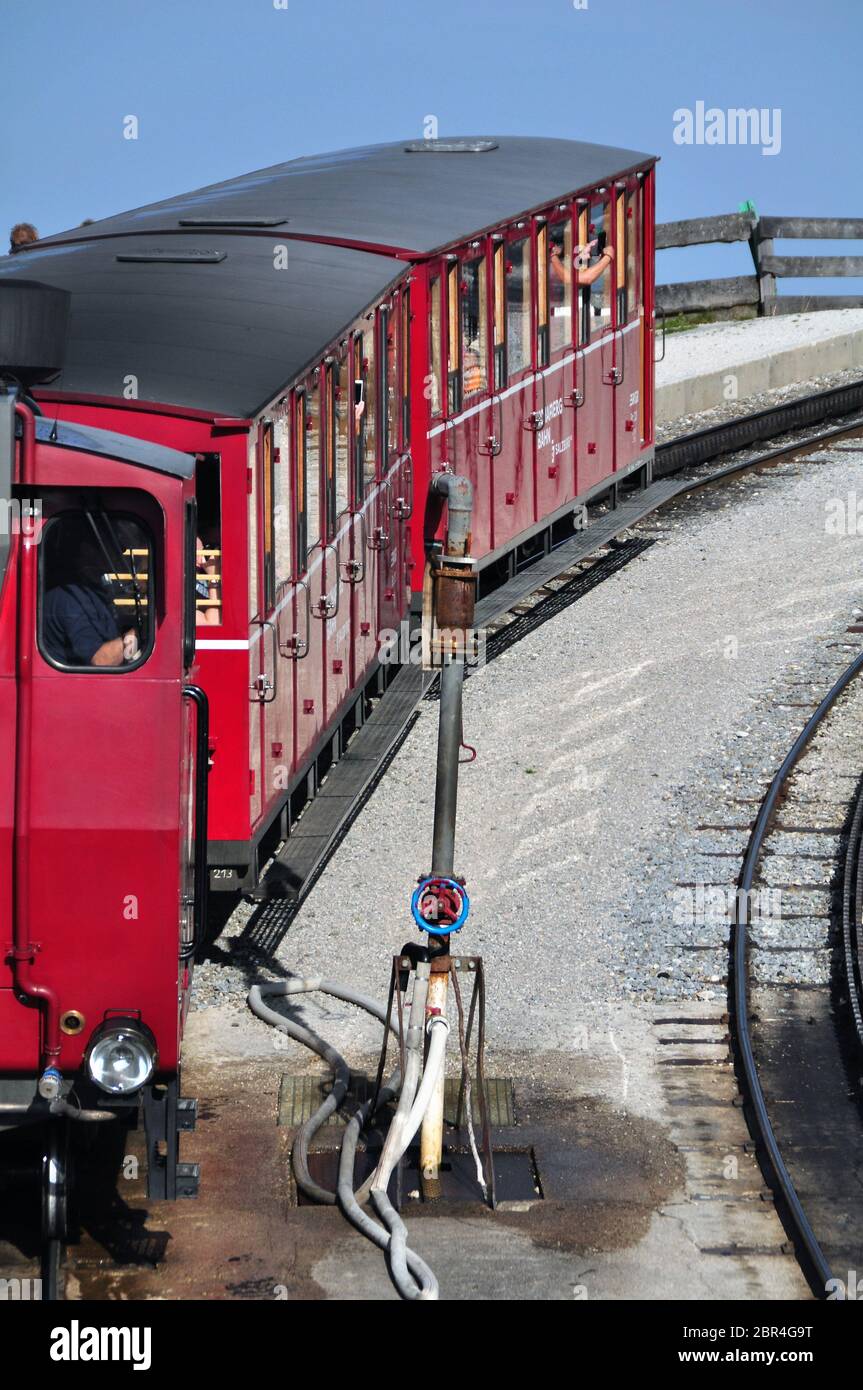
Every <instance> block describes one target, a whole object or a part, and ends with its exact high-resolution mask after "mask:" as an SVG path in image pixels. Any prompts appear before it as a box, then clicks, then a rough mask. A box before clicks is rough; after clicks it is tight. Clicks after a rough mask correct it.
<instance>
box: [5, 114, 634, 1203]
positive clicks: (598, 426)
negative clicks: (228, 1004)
mask: <svg viewBox="0 0 863 1390" xmlns="http://www.w3.org/2000/svg"><path fill="white" fill-rule="evenodd" d="M654 163H655V161H654V159H653V157H651V156H648V155H644V154H637V153H633V152H631V151H627V150H617V149H611V148H607V147H604V146H597V145H586V144H580V143H577V142H573V141H566V140H545V139H527V138H512V137H500V138H489V139H474V138H465V139H452V140H420V141H417V142H413V143H412V142H408V143H405V142H399V143H396V144H389V145H382V146H373V147H368V148H363V149H358V150H349V151H343V152H340V153H336V154H330V155H323V156H316V157H309V158H303V159H297V160H293V161H291V162H290V163H287V164H282V165H277V166H275V167H274V168H271V169H266V170H263V171H260V172H258V173H256V174H253V175H250V176H247V177H244V178H237V179H233V180H230V181H228V182H226V183H222V184H218V185H215V186H211V187H208V188H204V189H200V190H198V191H196V192H194V193H191V194H188V195H185V196H181V197H176V198H172V199H169V200H166V201H164V202H161V203H157V204H153V205H151V206H149V207H144V208H140V209H138V210H136V211H134V212H130V213H126V214H122V215H120V216H116V217H111V218H107V219H105V220H103V221H101V222H97V223H94V224H91V225H88V226H86V227H81V228H78V229H77V230H75V231H72V232H69V233H65V234H62V235H59V236H55V237H51V238H47V239H46V240H44V241H41V242H38V243H35V244H33V245H32V247H28V248H26V249H25V250H23V251H22V252H20V253H19V254H18V255H16V256H15V257H14V258H10V259H8V260H4V261H2V262H0V293H2V292H3V291H6V290H9V289H12V288H14V287H16V286H22V282H24V281H37V282H39V283H40V284H41V285H42V286H43V287H52V288H53V289H54V290H55V291H56V290H63V291H66V292H67V293H68V294H69V296H70V317H69V327H68V333H67V335H66V343H65V359H64V361H63V362H62V363H60V362H59V361H57V362H40V363H38V364H36V365H37V366H39V367H42V368H45V367H47V366H52V365H53V366H55V367H56V368H58V369H59V373H58V375H57V377H56V379H55V380H53V381H52V382H51V384H50V385H46V384H44V377H45V372H44V370H43V371H42V372H41V373H40V375H41V377H42V379H43V384H42V385H35V384H33V380H32V378H31V380H30V381H29V382H27V381H25V383H24V384H25V386H26V385H32V386H33V390H34V394H35V396H36V399H37V401H38V405H39V407H40V408H41V411H42V416H41V418H40V417H38V416H35V417H34V415H33V414H32V413H31V411H30V409H29V407H28V406H27V404H26V403H25V402H24V401H23V400H22V399H21V393H19V394H18V395H17V396H16V397H15V398H14V404H12V405H10V404H9V402H10V401H11V400H12V399H13V398H12V397H11V396H7V397H6V398H5V400H6V405H5V407H4V408H5V410H6V412H7V420H6V425H5V426H4V428H5V429H6V432H7V436H8V432H9V419H10V418H11V416H10V414H9V412H10V411H11V412H12V414H13V415H14V417H15V419H16V420H17V421H18V424H19V432H20V434H21V437H20V439H19V440H18V443H17V445H16V448H15V450H14V454H15V463H14V469H15V474H14V477H15V484H16V489H15V495H16V496H22V497H28V496H30V494H31V493H32V494H33V496H35V497H37V498H39V499H41V505H42V508H43V511H42V519H41V526H40V531H39V533H40V536H41V539H40V540H39V542H38V544H37V543H36V542H35V541H33V540H28V539H27V538H25V537H15V536H13V537H12V538H11V545H10V546H9V549H8V557H7V563H6V565H5V568H6V576H5V582H4V587H3V591H2V599H0V722H2V726H3V729H4V730H5V731H6V734H5V736H6V739H7V747H10V748H11V747H13V746H14V747H15V749H16V760H15V764H14V775H13V771H12V765H11V764H10V762H9V761H8V760H7V762H6V764H5V767H6V769H7V770H6V772H5V773H4V774H3V775H2V780H0V834H2V845H3V848H2V855H3V860H4V870H3V879H2V882H0V921H2V922H3V923H4V924H8V925H7V930H6V938H7V939H8V940H10V941H11V943H12V944H11V947H10V949H9V951H8V952H7V956H6V962H5V966H4V969H5V972H6V978H5V980H4V981H2V985H3V986H4V987H2V988H0V1018H2V1023H0V1101H2V1103H3V1105H4V1106H6V1107H8V1106H10V1105H13V1104H21V1103H22V1102H21V1097H23V1098H24V1100H25V1101H27V1103H28V1104H29V1103H30V1102H32V1098H33V1094H34V1086H35V1082H36V1081H37V1080H38V1079H39V1078H40V1077H42V1078H43V1081H44V1078H45V1073H46V1071H49V1070H51V1069H53V1068H56V1069H57V1070H58V1071H59V1073H60V1077H61V1081H60V1083H59V1085H60V1096H61V1098H62V1095H63V1094H64V1093H65V1090H67V1089H68V1087H69V1083H70V1081H74V1084H75V1086H76V1087H77V1086H78V1079H79V1078H80V1077H81V1075H82V1071H81V1068H82V1066H83V1067H84V1068H85V1071H86V1069H87V1068H89V1073H90V1078H91V1079H92V1080H93V1081H94V1082H95V1083H96V1089H97V1090H98V1089H99V1086H100V1085H101V1087H102V1092H101V1094H102V1095H103V1097H104V1099H105V1102H106V1103H108V1104H111V1103H112V1102H111V1101H110V1100H109V1096H110V1094H111V1086H110V1085H106V1084H105V1083H106V1077H105V1076H99V1075H96V1074H95V1071H97V1070H98V1068H99V1066H102V1065H103V1064H104V1065H106V1066H108V1065H119V1063H118V1062H117V1061H116V1059H117V1058H122V1059H123V1065H124V1066H126V1068H127V1070H126V1073H125V1079H126V1081H127V1082H132V1081H134V1082H136V1083H138V1084H137V1085H135V1086H130V1087H129V1088H128V1090H127V1094H128V1095H129V1096H136V1095H144V1096H145V1100H146V1104H145V1107H144V1109H145V1118H147V1120H148V1123H149V1125H150V1127H151V1131H152V1135H153V1136H154V1142H155V1141H163V1140H164V1139H165V1137H166V1136H167V1137H168V1139H169V1142H168V1145H167V1151H168V1155H169V1159H168V1175H167V1179H166V1178H165V1173H164V1169H165V1164H164V1162H163V1163H162V1173H163V1176H162V1178H159V1179H157V1180H156V1186H155V1187H154V1189H153V1190H154V1191H155V1192H158V1191H160V1190H166V1189H165V1182H166V1181H167V1195H175V1194H176V1192H177V1191H178V1190H182V1186H183V1181H184V1172H183V1169H182V1168H180V1169H179V1170H178V1168H177V1163H176V1142H175V1141H176V1132H177V1129H178V1127H182V1124H183V1123H184V1122H185V1120H184V1111H183V1110H182V1108H179V1107H178V1094H177V1068H178V1048H179V1033H180V1022H181V1019H182V1014H183V1007H184V998H185V994H186V991H187V988H188V961H189V959H190V957H191V955H192V954H193V952H194V948H195V941H196V938H195V931H194V928H193V927H192V926H191V925H190V923H189V920H188V917H189V914H190V912H194V911H197V916H198V926H199V930H200V922H201V916H202V912H203V891H204V887H205V883H204V877H205V874H204V864H203V853H201V852H199V853H198V855H197V860H196V858H195V855H194V853H193V848H194V846H193V842H194V839H195V835H196V834H197V837H198V844H199V846H200V845H202V844H203V833H204V832H203V830H202V825H203V815H204V813H205V811H206V789H205V786H204V783H205V781H206V778H205V776H204V773H203V772H202V769H204V770H205V767H206V763H207V761H209V763H210V773H209V812H208V815H209V844H208V849H207V863H208V865H209V873H210V880H211V883H212V885H213V886H215V887H219V888H229V889H236V888H242V889H252V888H254V887H255V886H256V885H257V883H258V881H259V878H260V873H261V867H262V865H263V863H264V861H265V860H266V858H267V857H268V856H269V855H270V854H271V853H272V850H273V847H274V846H275V845H277V844H278V843H279V842H280V840H282V839H284V837H285V836H286V835H287V833H288V831H289V828H290V822H291V818H292V813H293V811H295V810H296V807H297V805H298V804H299V802H301V801H303V800H305V798H306V797H307V795H309V794H313V792H314V789H315V783H316V777H317V773H318V771H319V770H320V768H321V767H322V766H328V765H329V764H330V763H332V762H334V761H337V760H338V758H339V756H340V755H341V753H342V752H343V750H344V748H345V745H346V743H347V741H348V740H349V738H350V736H351V734H352V732H353V731H354V729H355V728H356V727H357V725H358V724H359V722H360V721H361V718H362V710H363V707H364V701H365V697H366V694H367V692H368V691H369V689H371V688H375V689H378V690H380V689H382V688H383V685H384V681H383V679H382V672H381V639H382V637H383V636H384V634H386V633H390V632H392V631H397V630H398V629H399V626H400V624H401V622H402V620H403V619H404V618H405V617H406V616H407V615H408V614H409V613H410V610H411V607H412V601H413V602H414V607H416V602H417V601H418V596H419V593H420V590H421V587H422V577H423V571H424V565H425V559H426V547H427V545H428V543H429V542H430V540H432V539H433V537H432V536H428V535H424V534H423V532H424V525H423V518H424V512H425V504H426V499H427V497H428V495H429V484H430V480H431V478H432V476H433V475H434V474H435V473H437V472H438V471H440V470H441V469H449V470H452V471H454V472H458V473H460V474H463V475H466V476H468V477H469V478H470V479H471V481H472V483H473V490H474V498H475V503H474V531H473V542H472V553H473V555H474V556H475V557H476V561H477V564H478V567H479V571H480V592H481V593H482V592H483V586H484V585H491V584H492V583H493V582H496V581H498V580H499V579H500V577H501V576H505V575H506V574H507V573H511V572H513V571H514V569H516V568H518V567H521V566H522V565H524V564H526V563H529V561H530V559H531V558H532V557H534V556H536V555H539V554H543V553H545V552H546V551H547V550H548V548H550V547H552V546H554V545H555V544H556V543H558V542H559V541H561V540H563V539H564V538H566V537H567V536H569V535H571V534H572V529H573V516H574V515H576V516H578V515H579V514H580V513H581V509H582V506H583V504H585V503H588V502H590V501H591V500H592V499H596V498H599V497H601V496H603V495H605V494H608V493H609V491H612V490H616V488H617V485H618V484H619V483H620V481H621V480H623V479H627V480H629V482H630V484H632V485H638V484H646V483H647V482H648V481H649V480H650V477H651V469H652V459H653V367H652V362H653V343H652V339H653V249H654V243H653V223H654V168H653V166H654ZM24 292H25V291H24V290H23V286H22V293H24ZM32 293H34V294H36V293H42V294H45V293H48V291H46V290H43V291H41V292H37V291H33V292H32ZM2 303H3V301H2V300H0V304H2ZM4 365H5V368H6V369H7V372H8V370H9V369H12V368H14V367H15V362H14V360H10V361H9V362H7V363H6V364H3V363H2V362H0V370H2V369H3V368H4ZM25 365H26V364H25ZM11 374H12V375H15V373H14V371H12V373H11ZM18 375H19V376H20V373H19V374H18ZM7 447H8V446H7ZM8 466H9V467H10V468H11V467H12V465H11V464H10V465H8ZM0 481H2V480H0ZM7 491H8V489H7ZM64 528H68V534H69V535H70V536H71V538H72V541H74V540H75V538H76V537H78V538H79V539H80V537H82V536H83V537H84V538H85V539H86V540H87V542H88V544H89V547H90V550H91V551H92V549H93V547H94V546H95V547H97V549H98V555H97V556H95V557H94V556H93V555H92V554H91V556H90V566H91V569H93V571H94V573H96V574H98V577H99V579H98V582H99V583H101V584H102V585H103V586H104V585H109V584H110V585H113V593H112V601H113V603H114V607H115V609H116V611H117V612H119V613H120V617H121V619H122V618H123V616H124V614H128V617H129V627H128V629H126V630H125V632H123V633H121V634H120V640H121V642H126V643H127V645H128V648H129V651H130V652H131V657H129V656H127V655H125V650H124V656H123V657H122V658H121V661H120V664H118V665H115V666H101V667H97V666H94V667H92V669H83V668H82V667H81V666H79V665H76V664H75V662H74V661H72V662H71V663H70V661H69V660H68V659H67V660H65V661H64V660H62V659H60V655H59V654H58V650H57V647H56V643H55V647H54V648H53V649H52V647H51V645H50V640H49V637H48V635H47V629H46V593H47V592H48V591H49V589H48V588H46V586H49V588H50V587H51V586H52V585H54V584H59V583H60V582H61V581H62V579H63V573H62V569H63V564H64V563H65V561H64V558H63V557H64V555H65V553H66V552H67V551H68V550H69V548H70V546H71V548H72V549H74V545H72V542H69V544H66V536H65V534H64ZM52 538H53V539H52ZM2 554H3V552H2V551H0V557H2ZM52 565H53V566H54V570H55V572H52V568H51V567H52ZM54 602H55V603H56V600H55V601H54ZM49 610H51V611H49V614H48V616H49V618H50V617H52V616H53V609H51V605H49ZM61 616H62V606H61ZM122 625H123V624H122V621H121V623H120V626H121V627H122ZM114 640H116V639H114ZM67 656H68V653H67ZM192 680H194V686H191V681H192ZM204 692H206V694H204ZM207 702H209V707H210V720H209V728H208V727H207V719H206V706H207ZM196 750H197V752H196ZM207 754H208V755H209V758H207ZM192 864H196V872H197V884H198V891H197V897H196V895H195V892H194V891H193V890H192V888H191V887H190V882H189V874H190V873H193V872H195V870H192V869H191V868H190V865H192ZM7 867H8V872H7ZM125 913H128V914H129V915H128V916H126V915H124V914H125ZM178 997H179V1000H180V1007H179V1010H178V1008H177V1000H178ZM100 1039H101V1040H104V1039H108V1041H107V1042H105V1041H100ZM141 1039H144V1042H141ZM112 1040H114V1041H112ZM145 1044H146V1046H145ZM112 1047H114V1049H115V1051H114V1052H112V1051H111V1049H112ZM100 1049H101V1050H100ZM112 1057H113V1058H114V1059H115V1061H114V1062H113V1063H111V1062H109V1061H105V1062H104V1063H103V1061H102V1060H101V1059H103V1058H104V1059H110V1058H112ZM148 1057H149V1059H150V1061H149V1063H148V1062H147V1058H148ZM94 1059H95V1064H94ZM94 1067H95V1070H94ZM148 1068H149V1069H148ZM154 1083H160V1084H161V1088H160V1085H159V1084H156V1085H155V1087H154ZM52 1084H53V1083H51V1082H50V1081H47V1082H44V1085H43V1089H46V1090H48V1091H50V1089H51V1085H52ZM33 1103H35V1102H33ZM80 1103H81V1104H82V1105H84V1104H85V1103H84V1101H83V1100H81V1102H80ZM90 1104H91V1102H90V1101H88V1102H87V1105H90ZM87 1105H85V1108H87ZM96 1108H97V1109H98V1108H99V1107H98V1106H96ZM3 1113H7V1112H3ZM153 1151H154V1150H153V1147H152V1145H151V1152H153ZM189 1181H191V1178H190V1179H189ZM160 1183H161V1187H160V1186H159V1184H160Z"/></svg>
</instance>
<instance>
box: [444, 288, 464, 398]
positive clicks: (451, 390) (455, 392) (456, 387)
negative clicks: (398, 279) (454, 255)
mask: <svg viewBox="0 0 863 1390" xmlns="http://www.w3.org/2000/svg"><path fill="white" fill-rule="evenodd" d="M460 284H461V266H460V264H459V262H458V261H450V263H449V265H448V266H447V271H446V402H447V404H446V408H447V414H449V415H456V414H458V412H459V410H460V409H461V373H460V372H459V348H460V346H461V336H460V334H459V303H458V301H459V285H460Z"/></svg>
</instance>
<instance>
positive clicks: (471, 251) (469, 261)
mask: <svg viewBox="0 0 863 1390" xmlns="http://www.w3.org/2000/svg"><path fill="white" fill-rule="evenodd" d="M473 265H476V266H478V271H477V285H478V289H479V305H478V318H479V321H480V322H481V325H482V328H481V333H482V337H483V338H484V340H485V352H484V353H483V352H481V353H480V359H481V365H482V383H481V384H480V385H479V386H475V387H474V388H473V390H471V391H468V389H467V384H466V382H465V341H464V305H465V297H466V292H467V291H466V285H465V279H464V277H465V272H466V270H467V268H468V266H473ZM458 334H459V374H460V401H461V407H462V408H464V406H466V405H468V404H471V403H473V402H475V401H476V400H478V399H479V397H481V396H484V395H487V394H488V392H489V381H490V380H491V378H490V374H489V351H488V341H489V338H488V247H487V244H486V242H485V240H482V241H481V242H480V245H479V246H469V247H467V248H466V249H465V250H464V251H463V252H462V255H461V257H460V259H459V310H458Z"/></svg>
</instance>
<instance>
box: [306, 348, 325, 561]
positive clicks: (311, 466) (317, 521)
mask: <svg viewBox="0 0 863 1390" xmlns="http://www.w3.org/2000/svg"><path fill="white" fill-rule="evenodd" d="M321 396H322V392H321V374H320V372H319V371H314V372H313V373H312V375H311V377H310V378H309V382H308V384H307V386H306V555H307V556H308V554H309V552H310V551H312V550H314V548H315V546H316V545H317V543H318V541H319V540H320V538H321Z"/></svg>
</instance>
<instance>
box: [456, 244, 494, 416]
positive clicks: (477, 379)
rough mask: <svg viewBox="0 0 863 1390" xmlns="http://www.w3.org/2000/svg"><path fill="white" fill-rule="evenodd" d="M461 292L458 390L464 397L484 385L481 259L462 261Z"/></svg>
mask: <svg viewBox="0 0 863 1390" xmlns="http://www.w3.org/2000/svg"><path fill="white" fill-rule="evenodd" d="M461 289H462V294H461V355H462V364H463V367H462V372H463V375H462V390H463V392H464V395H465V396H473V395H475V394H476V392H477V391H484V390H485V389H486V387H487V386H488V333H487V316H486V289H485V257H484V256H479V257H477V259H476V260H473V261H465V263H464V265H463V266H462V286H461Z"/></svg>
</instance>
